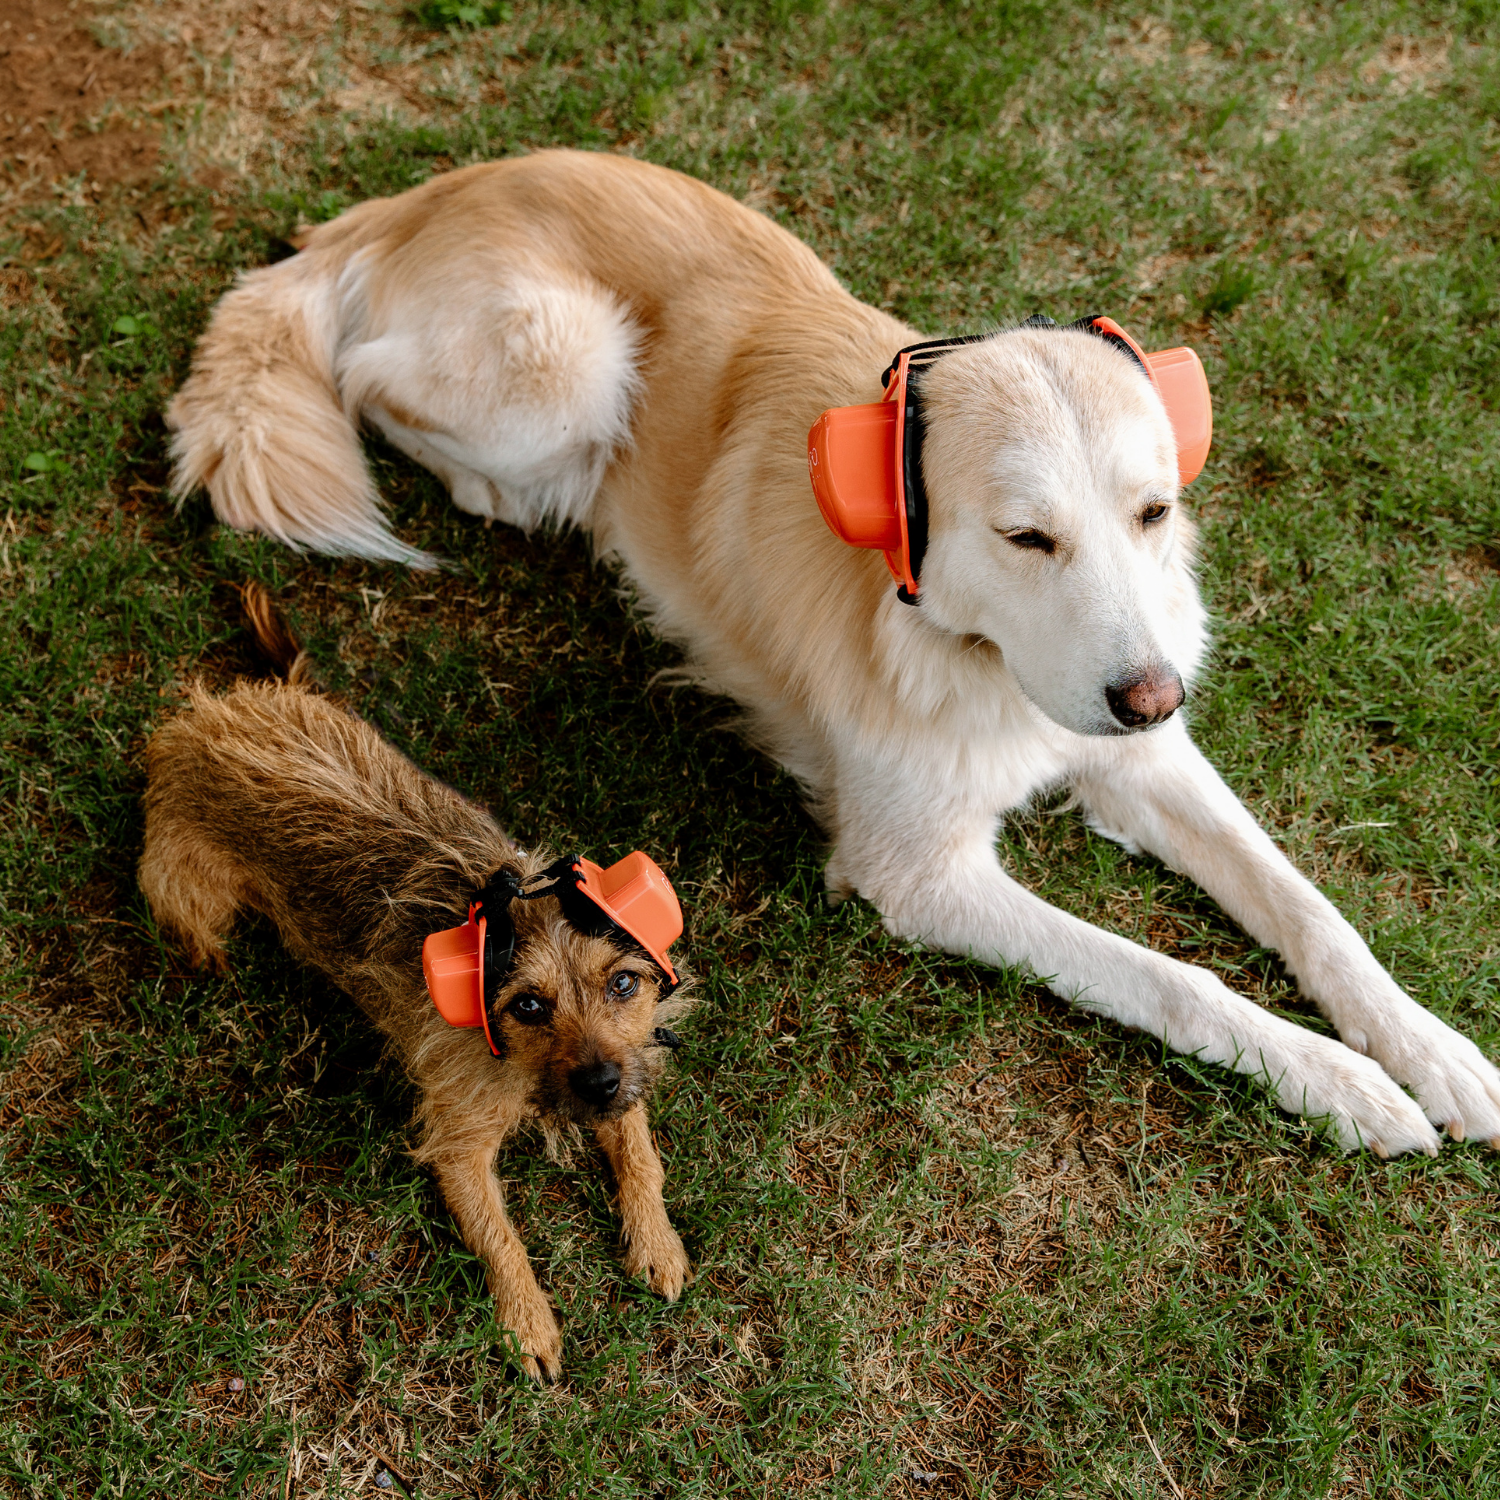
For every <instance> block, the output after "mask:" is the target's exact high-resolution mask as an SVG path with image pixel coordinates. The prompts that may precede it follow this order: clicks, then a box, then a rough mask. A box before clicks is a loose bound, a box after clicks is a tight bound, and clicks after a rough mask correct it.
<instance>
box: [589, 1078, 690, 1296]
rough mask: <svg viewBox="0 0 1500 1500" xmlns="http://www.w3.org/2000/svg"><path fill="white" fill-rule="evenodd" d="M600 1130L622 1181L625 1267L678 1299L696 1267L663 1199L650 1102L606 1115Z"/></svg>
mask: <svg viewBox="0 0 1500 1500" xmlns="http://www.w3.org/2000/svg"><path fill="white" fill-rule="evenodd" d="M595 1134H596V1135H597V1136H598V1138H599V1144H600V1145H601V1146H602V1147H603V1148H604V1154H605V1155H606V1156H607V1157H608V1158H609V1164H610V1166H611V1167H612V1168H613V1169H614V1174H615V1182H616V1184H617V1185H618V1187H619V1192H620V1218H621V1219H622V1220H623V1221H624V1232H623V1234H622V1236H621V1240H622V1244H623V1246H624V1250H625V1269H626V1270H627V1271H629V1272H630V1274H631V1275H632V1276H641V1277H644V1278H645V1281H646V1284H647V1285H648V1286H649V1287H650V1288H651V1290H652V1291H653V1292H660V1293H661V1295H662V1296H663V1297H665V1298H666V1299H667V1301H668V1302H675V1301H676V1300H677V1299H678V1297H680V1296H681V1295H682V1288H683V1286H684V1285H685V1284H686V1283H687V1282H688V1281H690V1280H691V1279H692V1272H691V1270H690V1269H689V1266H688V1258H687V1251H686V1250H684V1249H683V1248H682V1241H681V1240H680V1239H679V1238H678V1236H677V1231H676V1230H675V1229H673V1228H672V1224H671V1221H670V1220H669V1219H668V1218H667V1207H666V1204H665V1203H663V1202H662V1196H661V1190H662V1184H663V1183H664V1182H665V1181H666V1174H665V1173H664V1172H663V1171H662V1167H661V1158H660V1157H658V1156H657V1154H656V1146H655V1145H654V1144H653V1142H652V1140H651V1129H650V1127H649V1126H648V1125H647V1124H646V1106H645V1105H644V1104H637V1105H635V1106H633V1107H632V1108H631V1109H628V1110H627V1111H626V1112H625V1113H624V1114H623V1115H621V1116H620V1118H619V1119H618V1120H606V1121H605V1122H604V1123H603V1124H602V1125H600V1126H599V1127H598V1128H597V1130H596V1131H595Z"/></svg>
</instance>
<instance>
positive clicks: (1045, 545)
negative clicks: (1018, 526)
mask: <svg viewBox="0 0 1500 1500" xmlns="http://www.w3.org/2000/svg"><path fill="white" fill-rule="evenodd" d="M1001 535H1002V536H1003V537H1004V538H1005V540H1006V541H1007V542H1009V543H1010V544H1011V546H1012V547H1025V548H1027V549H1028V550H1030V551H1032V552H1052V551H1054V550H1055V549H1056V547H1057V543H1056V542H1055V541H1053V540H1052V538H1051V537H1050V536H1048V535H1047V533H1046V532H1045V531H1005V532H1002V533H1001Z"/></svg>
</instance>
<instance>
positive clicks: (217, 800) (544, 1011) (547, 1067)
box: [140, 585, 689, 1382]
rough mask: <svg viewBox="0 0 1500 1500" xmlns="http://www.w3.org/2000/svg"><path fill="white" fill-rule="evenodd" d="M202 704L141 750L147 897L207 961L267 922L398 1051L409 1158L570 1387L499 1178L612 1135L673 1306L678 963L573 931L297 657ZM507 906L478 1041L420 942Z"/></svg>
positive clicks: (271, 628) (532, 865) (547, 895)
mask: <svg viewBox="0 0 1500 1500" xmlns="http://www.w3.org/2000/svg"><path fill="white" fill-rule="evenodd" d="M246 612H247V614H248V615H250V617H251V623H252V626H253V627H254V628H255V630H256V635H257V638H258V640H259V642H260V644H261V646H262V648H263V649H264V650H266V651H267V653H268V654H269V655H271V656H272V658H273V659H277V658H283V657H285V656H287V655H290V654H291V653H293V652H294V651H295V642H293V641H292V640H291V638H290V636H289V635H288V634H287V633H286V632H285V629H284V627H283V626H281V625H280V623H279V621H278V620H277V619H276V617H275V615H274V613H273V612H272V611H271V610H270V608H269V601H268V600H267V599H266V597H265V595H264V592H263V591H259V592H257V591H256V586H254V585H252V586H250V587H249V588H248V589H247V591H246ZM285 664H286V663H285V662H284V661H283V662H282V665H285ZM190 703H191V706H190V711H188V712H186V713H184V714H181V715H180V716H178V717H176V718H174V719H171V720H169V721H168V722H167V723H166V724H164V725H163V726H162V727H161V728H160V729H158V730H157V732H156V733H155V735H154V736H153V737H152V739H151V741H150V744H149V745H148V747H147V751H146V759H147V767H148V775H149V783H148V787H147V791H146V844H145V852H144V854H143V856H142V858H141V866H140V880H141V888H142V890H143V891H144V892H145V894H146V898H147V900H148V901H149V902H150V904H151V909H152V911H153V913H154V914H155V916H156V919H157V921H158V922H159V923H160V924H161V925H162V926H163V927H164V928H167V929H169V930H170V931H171V932H173V933H174V934H176V935H177V936H178V937H180V938H181V940H182V941H183V943H184V944H185V946H186V947H187V949H188V950H189V952H190V953H191V954H192V956H193V958H194V959H195V960H196V961H197V962H198V963H200V964H204V963H208V964H213V965H216V966H219V967H222V966H223V964H224V961H225V952H224V938H225V936H226V934H227V933H228V930H229V928H230V925H231V924H232V922H233V920H234V917H235V914H236V913H237V912H238V911H240V910H241V909H242V908H249V909H250V910H252V911H257V912H260V913H262V914H263V915H265V916H266V917H268V918H269V919H270V920H271V921H272V922H274V923H275V924H276V927H277V928H278V929H279V931H280V933H281V936H282V939H283V941H284V942H285V943H286V946H287V947H288V948H289V949H290V950H291V952H292V953H294V954H295V955H296V956H297V957H298V958H300V959H302V960H303V961H304V962H306V963H309V964H312V965H313V966H314V967H315V968H317V969H320V970H321V971H322V972H323V973H325V974H326V975H328V977H329V978H330V979H331V980H332V981H333V982H334V983H335V984H337V985H338V986H339V987H340V988H341V989H343V990H344V991H346V992H347V993H348V994H349V995H350V996H352V997H353V999H354V1000H355V1001H356V1002H357V1003H358V1004H359V1006H360V1007H361V1008H362V1009H363V1010H364V1011H365V1013H366V1014H367V1015H368V1016H369V1017H370V1019H371V1020H372V1021H374V1023H375V1024H376V1025H377V1026H378V1027H379V1028H380V1030H381V1031H383V1032H384V1033H385V1035H386V1036H387V1037H389V1038H390V1040H391V1042H392V1044H393V1047H394V1050H395V1052H396V1053H397V1054H398V1056H399V1057H400V1059H401V1062H402V1064H403V1065H404V1067H405V1069H406V1072H407V1074H408V1076H409V1077H410V1078H411V1080H412V1082H413V1083H415V1084H416V1086H417V1088H418V1089H419V1090H420V1094H421V1099H420V1103H419V1105H418V1109H417V1117H418V1120H419V1122H420V1125H421V1135H420V1141H419V1144H418V1146H417V1148H416V1150H415V1152H414V1153H413V1154H414V1155H415V1156H416V1158H417V1159H418V1160H419V1161H424V1162H430V1163H431V1164H432V1166H433V1168H434V1170H435V1172H436V1174H437V1179H438V1183H439V1185H440V1186H441V1188H442V1192H443V1197H444V1199H445V1200H446V1202H447V1204H448V1207H449V1209H450V1210H451V1211H452V1213H453V1216H454V1218H455V1219H456V1220H457V1221H458V1226H459V1230H460V1232H461V1233H462V1235H463V1238H464V1242H465V1243H466V1244H467V1245H468V1246H469V1247H470V1248H471V1249H472V1250H474V1251H475V1252H476V1253H477V1254H478V1255H480V1256H482V1257H483V1259H484V1260H485V1262H486V1264H487V1265H488V1267H489V1281H490V1289H491V1292H492V1294H493V1295H494V1298H495V1304H496V1312H497V1315H498V1317H499V1320H500V1322H501V1323H503V1324H504V1325H505V1327H506V1328H508V1329H510V1330H511V1331H512V1332H513V1333H514V1334H515V1336H516V1339H517V1341H518V1343H519V1347H520V1351H521V1354H522V1357H523V1360H524V1363H525V1365H526V1368H527V1370H528V1371H529V1373H531V1374H532V1375H533V1376H535V1377H538V1378H540V1379H544V1380H547V1381H549V1382H550V1381H552V1380H555V1379H556V1378H557V1376H558V1374H559V1371H560V1368H561V1362H560V1357H561V1342H562V1341H561V1336H560V1334H559V1331H558V1326H557V1321H556V1319H555V1317H554V1316H553V1312H552V1308H551V1306H550V1305H549V1303H548V1300H547V1298H546V1297H545V1295H544V1294H543V1293H542V1291H541V1289H540V1287H538V1285H537V1282H536V1278H535V1276H534V1275H533V1274H532V1271H531V1266H530V1264H529V1263H528V1261H527V1258H526V1250H525V1247H524V1246H523V1245H522V1243H521V1241H520V1239H519V1238H518V1237H517V1235H516V1232H515V1230H514V1229H513V1228H512V1227H511V1224H510V1221H509V1220H508V1219H507V1218H506V1214H505V1204H504V1200H503V1198H502V1195H501V1189H500V1183H499V1182H498V1181H497V1179H496V1177H495V1172H494V1166H495V1157H496V1153H497V1151H498V1150H499V1147H500V1144H501V1142H502V1141H504V1140H505V1138H506V1137H507V1136H508V1135H510V1134H511V1132H512V1131H514V1130H515V1129H516V1127H517V1126H518V1125H520V1124H521V1122H522V1121H524V1120H528V1119H536V1118H541V1119H542V1120H543V1121H544V1122H558V1123H566V1124H575V1125H586V1126H589V1127H590V1128H592V1129H593V1131H594V1133H595V1135H596V1137H597V1139H598V1141H599V1144H600V1145H601V1146H602V1147H603V1149H604V1153H605V1155H606V1157H607V1158H608V1159H609V1163H610V1166H611V1167H612V1168H613V1170H614V1174H615V1180H616V1183H617V1185H618V1189H619V1205H620V1216H621V1219H622V1220H623V1226H624V1233H623V1245H624V1263H625V1267H626V1269H627V1270H628V1271H629V1272H630V1273H631V1274H632V1275H636V1276H643V1277H644V1278H645V1280H646V1282H647V1283H648V1285H650V1286H651V1288H652V1289H653V1290H654V1291H656V1292H659V1293H660V1294H661V1295H662V1296H664V1297H665V1298H666V1299H667V1300H668V1301H669V1302H670V1301H675V1300H676V1298H677V1296H678V1295H679V1293H680V1292H681V1291H682V1288H683V1285H684V1283H685V1281H686V1280H688V1279H689V1268H688V1260H687V1256H686V1253H685V1252H684V1250H683V1247H682V1241H681V1240H680V1239H679V1238H678V1236H677V1233H676V1231H675V1230H673V1228H672V1225H671V1223H670V1222H669V1220H668V1218H667V1212H666V1208H665V1206H664V1205H663V1203H662V1184H663V1181H664V1177H663V1173H662V1167H661V1162H660V1160H659V1158H658V1157H657V1154H656V1148H655V1146H654V1145H653V1143H652V1139H651V1132H650V1129H649V1127H648V1126H647V1123H646V1107H645V1099H646V1095H647V1093H648V1092H649V1090H650V1088H651V1086H652V1085H653V1083H654V1082H655V1081H656V1079H657V1077H658V1075H659V1074H660V1073H661V1071H662V1068H663V1064H664V1058H665V1049H667V1048H670V1047H671V1046H674V1045H675V1044H676V1037H675V1036H674V1035H673V1034H672V1033H671V1032H670V1031H669V1030H667V1029H666V1025H667V1023H669V1022H670V1021H671V1020H672V1019H673V1017H674V1016H676V1015H678V1014H680V1013H681V1011H682V1010H683V1009H684V1008H685V1001H684V994H683V991H684V989H685V987H686V986H685V985H683V984H674V982H673V981H674V977H675V976H674V975H673V972H672V970H671V969H670V966H667V967H666V970H665V972H664V968H663V965H662V963H660V962H658V960H657V957H654V956H653V955H651V954H650V953H648V952H647V950H646V949H645V948H644V947H641V946H638V945H636V944H635V943H633V942H631V941H630V940H629V935H628V934H627V933H625V932H623V931H622V930H620V929H618V928H611V927H610V925H609V924H607V923H606V924H604V925H603V926H602V927H601V926H600V925H599V924H590V923H588V922H583V923H582V924H581V925H580V924H579V923H578V921H577V919H576V911H575V913H574V920H570V919H569V915H568V911H569V903H568V901H567V900H566V899H565V897H567V896H571V895H572V894H573V892H572V889H571V887H567V883H566V882H564V883H563V885H561V886H559V885H556V884H555V883H554V884H553V885H548V884H543V885H542V886H540V887H538V886H537V884H536V882H537V880H538V878H539V877H544V878H545V879H547V880H553V881H554V882H555V877H556V872H557V870H558V869H559V868H560V866H559V865H553V866H549V864H548V860H547V857H546V856H545V855H542V854H535V853H533V854H523V853H522V852H521V851H520V850H518V849H516V848H515V847H514V846H513V845H512V844H511V843H510V842H509V841H508V840H507V839H506V837H505V835H504V834H503V833H502V832H501V830H500V828H499V827H498V826H497V825H496V824H495V822H494V821H493V820H492V819H491V818H490V817H489V816H488V815H487V814H486V813H484V812H482V811H481V810H480V809H479V808H478V807H476V806H474V804H473V803H471V802H467V801H465V800H464V798H462V797H461V796H459V795H458V793H456V792H454V791H453V790H451V789H450V788H449V787H446V786H444V785H443V784H442V783H440V782H438V781H435V780H433V779H432V778H431V777H430V776H426V775H424V774H423V773H422V772H421V771H419V770H418V769H417V768H416V767H415V766H414V765H413V764H412V763H411V762H410V761H409V760H407V759H406V758H405V757H404V756H403V755H401V754H400V753H398V752H397V751H396V750H395V749H394V748H393V747H392V746H390V745H389V744H387V743H386V742H385V740H384V739H382V738H381V736H380V735H379V734H378V733H377V732H376V731H375V730H374V729H372V728H371V727H370V726H369V725H368V724H366V723H364V722H363V721H361V720H359V719H356V718H354V717H353V716H352V715H350V714H348V713H346V712H344V711H342V710H341V709H339V708H337V707H336V706H334V705H333V704H332V703H330V702H329V701H328V700H326V699H325V698H323V697H320V696H319V695H318V694H317V693H315V692H311V691H308V690H307V689H306V688H305V686H303V685H302V674H301V669H300V662H299V664H298V666H296V667H294V668H293V670H292V673H291V680H290V681H288V682H285V683H282V682H267V683H248V684H240V685H237V686H236V687H235V688H234V689H233V690H232V691H230V692H229V693H227V694H225V695H223V696H222V697H215V696H213V695H211V694H210V693H208V692H206V691H204V690H203V689H201V688H198V689H194V690H193V691H192V692H191V694H190ZM565 887H566V888H565ZM497 888H500V889H502V890H503V891H504V893H505V895H506V896H507V897H510V896H514V897H516V899H514V900H511V901H509V903H508V908H507V914H508V915H509V918H510V923H509V928H510V929H512V930H513V934H514V950H513V955H512V957H511V960H510V962H509V966H508V968H503V972H499V975H498V979H499V982H498V983H496V982H495V977H494V976H493V975H492V980H491V986H489V987H487V988H486V991H485V1000H484V1010H483V1018H484V1021H485V1023H486V1024H485V1026H484V1028H483V1031H482V1032H481V1031H480V1030H472V1029H471V1030H458V1029H455V1028H454V1027H453V1026H451V1025H449V1024H448V1022H447V1021H445V1020H444V1018H443V1016H442V1015H440V1014H439V1013H438V1010H437V1009H436V1008H435V1006H434V1003H433V999H432V998H430V997H429V994H428V989H427V985H426V983H425V981H424V973H423V963H422V950H423V942H424V940H425V939H426V938H427V937H428V936H429V935H431V934H433V933H434V932H435V931H437V930H439V929H443V928H451V927H452V926H453V923H454V922H455V921H462V919H463V913H464V911H465V909H466V906H468V905H469V904H470V903H473V902H476V901H478V900H480V899H481V897H482V896H484V895H485V893H487V892H489V893H492V892H494V891H495V890H496V889H497ZM485 905H486V907H487V909H489V910H491V911H494V910H495V907H494V904H493V902H492V901H486V902H485ZM574 905H575V906H576V898H575V902H574ZM471 919H472V911H471ZM493 926H494V924H493V923H492V924H491V930H492V931H493ZM601 931H602V933H603V935H600V933H601ZM509 935H510V933H509V931H508V932H507V937H508V936H509ZM487 1042H488V1045H487Z"/></svg>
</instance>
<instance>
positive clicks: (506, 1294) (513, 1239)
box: [423, 1138, 562, 1384]
mask: <svg viewBox="0 0 1500 1500" xmlns="http://www.w3.org/2000/svg"><path fill="white" fill-rule="evenodd" d="M499 1148H500V1142H499V1139H498V1138H497V1139H494V1140H492V1141H489V1142H487V1143H486V1144H485V1145H484V1146H482V1147H479V1148H477V1149H474V1148H471V1149H469V1150H467V1151H465V1152H464V1153H463V1154H461V1155H453V1156H445V1155H444V1154H443V1153H442V1147H441V1143H440V1142H434V1141H429V1142H428V1144H427V1145H426V1146H425V1147H424V1150H423V1155H424V1156H425V1157H426V1158H427V1159H428V1160H430V1161H431V1162H432V1164H433V1167H434V1169H435V1170H436V1172H437V1179H438V1185H439V1186H440V1187H441V1188H442V1190H443V1199H444V1201H445V1202H446V1203H447V1205H448V1209H449V1212H451V1213H452V1215H453V1217H454V1218H455V1219H456V1220H457V1221H458V1229H459V1233H460V1234H462V1235H463V1237H464V1243H465V1244H466V1245H467V1246H468V1247H469V1248H470V1249H471V1250H472V1251H473V1252H474V1253H475V1254H476V1255H478V1256H480V1257H482V1258H483V1260H484V1262H485V1264H486V1265H487V1266H488V1267H489V1271H490V1275H489V1282H490V1294H491V1295H492V1296H493V1297H494V1299H495V1315H496V1317H497V1318H499V1320H500V1322H502V1323H503V1324H504V1325H505V1326H506V1327H507V1328H508V1329H510V1331H511V1332H512V1333H514V1334H515V1336H516V1339H517V1341H518V1342H519V1344H520V1346H521V1353H522V1355H523V1356H524V1363H525V1365H526V1369H527V1371H528V1373H529V1374H531V1375H532V1376H533V1377H534V1378H537V1379H541V1380H545V1381H547V1382H548V1383H549V1384H550V1383H551V1382H552V1381H554V1380H556V1379H557V1377H558V1376H559V1375H560V1374H561V1373H562V1334H561V1333H560V1332H559V1331H558V1327H557V1319H556V1318H555V1317H554V1316H553V1313H552V1307H551V1305H550V1304H549V1303H548V1301H547V1298H546V1296H545V1294H544V1293H543V1292H542V1289H541V1287H539V1286H538V1285H537V1284H536V1277H535V1276H534V1275H533V1274H532V1270H531V1262H530V1261H529V1260H528V1259H527V1258H526V1247H525V1245H523V1244H522V1243H521V1241H520V1238H519V1236H518V1235H517V1234H516V1232H515V1230H514V1229H513V1228H511V1223H510V1219H509V1218H508V1217H507V1216H506V1213H505V1198H504V1196H503V1194H502V1193H501V1191H500V1183H499V1180H498V1179H497V1178H496V1176H495V1153H496V1152H497V1151H498V1150H499Z"/></svg>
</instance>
